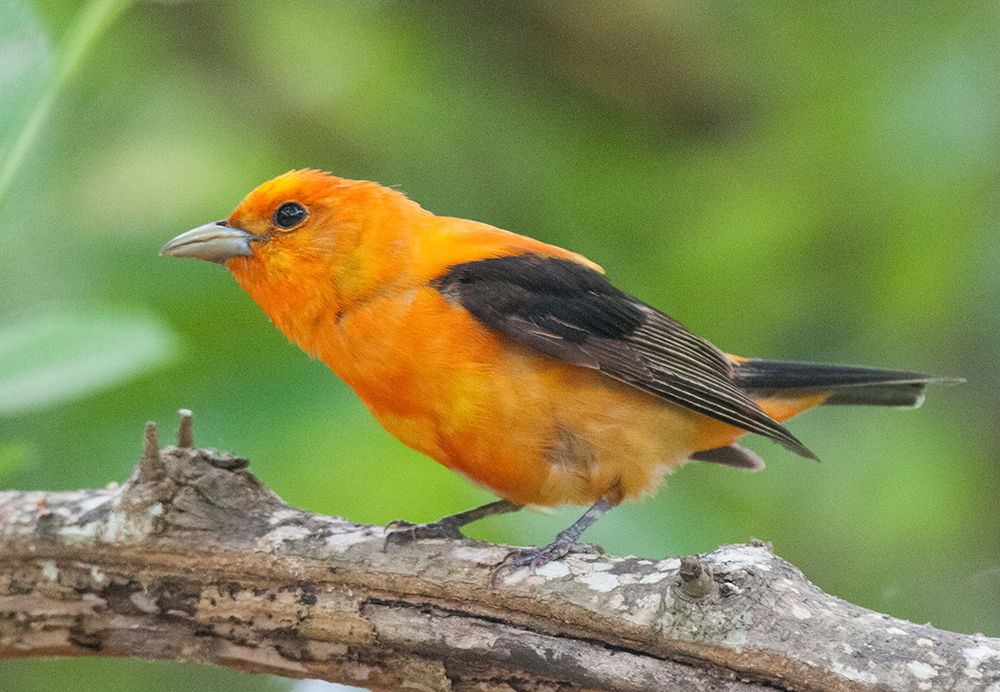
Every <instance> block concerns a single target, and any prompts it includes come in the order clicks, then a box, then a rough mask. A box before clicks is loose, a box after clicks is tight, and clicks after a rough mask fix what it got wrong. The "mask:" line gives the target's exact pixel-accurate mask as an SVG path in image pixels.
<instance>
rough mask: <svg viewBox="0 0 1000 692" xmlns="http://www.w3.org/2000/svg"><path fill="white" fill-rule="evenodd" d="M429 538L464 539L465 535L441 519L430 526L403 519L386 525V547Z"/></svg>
mask: <svg viewBox="0 0 1000 692" xmlns="http://www.w3.org/2000/svg"><path fill="white" fill-rule="evenodd" d="M428 538H454V539H459V540H460V539H463V538H465V534H463V533H462V531H461V529H460V528H459V527H458V526H456V525H455V523H454V522H449V521H445V520H442V519H439V520H438V521H432V522H430V523H429V524H414V523H412V522H409V521H404V520H403V519H396V520H395V521H390V522H389V523H388V524H386V525H385V545H386V546H388V545H389V544H390V543H395V544H403V543H412V542H413V541H418V540H425V539H428Z"/></svg>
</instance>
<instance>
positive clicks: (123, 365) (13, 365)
mask: <svg viewBox="0 0 1000 692" xmlns="http://www.w3.org/2000/svg"><path fill="white" fill-rule="evenodd" d="M176 351H177V339H176V337H175V336H174V334H173V332H172V331H170V329H169V328H168V327H166V326H165V325H164V324H163V323H161V322H160V321H159V320H157V319H156V318H154V317H152V316H151V315H147V314H143V313H134V312H126V311H118V310H101V311H95V310H86V311H84V310H80V311H51V312H46V313H43V314H38V315H33V316H32V317H30V318H27V319H24V320H21V321H19V322H16V323H12V324H7V325H5V326H0V415H10V414H14V413H24V412H27V411H33V410H37V409H40V408H44V407H46V406H53V405H55V404H62V403H66V402H68V401H72V400H74V399H78V398H80V397H84V396H87V395H89V394H92V393H94V392H97V391H100V390H103V389H107V388H110V387H114V386H116V385H119V384H122V383H124V382H126V381H128V380H130V379H132V378H134V377H137V376H138V375H141V374H142V373H144V372H147V371H148V370H150V369H152V368H154V367H157V366H160V365H163V364H164V363H166V362H167V361H169V360H170V359H171V358H172V357H173V356H174V354H175V353H176Z"/></svg>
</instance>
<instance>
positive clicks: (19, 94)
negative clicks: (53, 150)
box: [0, 0, 131, 204]
mask: <svg viewBox="0 0 1000 692" xmlns="http://www.w3.org/2000/svg"><path fill="white" fill-rule="evenodd" d="M130 2H131V0H90V2H88V3H87V4H86V5H84V6H83V7H82V8H81V9H80V11H79V12H78V13H77V15H76V17H75V18H74V20H73V24H72V25H71V26H70V27H69V29H68V30H67V32H66V35H65V37H64V38H63V41H62V45H61V46H60V47H59V50H58V51H54V50H53V48H52V46H51V42H50V41H49V38H48V37H47V36H46V34H45V32H44V31H43V29H42V27H41V24H40V23H39V21H38V19H37V17H35V15H34V13H33V12H32V10H31V7H30V5H28V3H26V2H22V1H20V0H8V1H7V2H0V27H2V28H0V204H2V203H3V198H4V195H5V194H6V192H7V188H8V187H9V186H10V183H11V181H12V180H13V178H14V174H15V173H16V172H17V169H18V166H20V164H21V161H22V160H24V157H25V156H26V155H27V153H28V151H29V149H30V148H31V144H32V142H33V141H34V139H35V137H36V136H37V135H38V133H39V131H40V130H41V127H42V124H43V123H44V121H45V117H46V116H47V115H48V113H49V111H50V110H51V109H52V104H53V103H55V100H56V97H57V96H58V94H59V91H60V90H61V89H62V87H63V86H64V85H65V84H66V83H67V82H68V81H69V79H70V78H71V77H72V76H73V74H74V73H75V72H76V70H77V68H78V67H79V66H80V63H81V61H82V60H83V58H84V56H85V55H86V54H87V51H88V50H89V49H90V47H91V46H92V45H93V44H94V42H95V41H96V40H97V38H98V37H99V36H100V35H101V34H102V33H103V32H104V30H105V29H107V28H108V27H109V26H110V25H111V24H112V23H113V22H114V20H115V19H117V18H118V16H119V15H120V14H121V13H122V12H123V11H124V10H125V9H126V8H127V7H128V6H129V4H130Z"/></svg>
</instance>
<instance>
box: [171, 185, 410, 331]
mask: <svg viewBox="0 0 1000 692" xmlns="http://www.w3.org/2000/svg"><path fill="white" fill-rule="evenodd" d="M412 213H425V212H423V210H422V209H420V207H419V206H417V205H416V204H414V203H413V202H410V201H409V200H408V199H406V197H404V196H403V195H402V194H400V193H398V192H395V191H394V190H390V189H387V188H383V187H381V186H380V185H378V184H376V183H371V182H365V181H355V180H346V179H344V178H337V177H335V176H332V175H330V174H328V173H323V172H320V171H315V170H301V171H291V172H289V173H286V174H285V175H282V176H279V177H277V178H275V179H274V180H270V181H268V182H266V183H264V184H263V185H261V186H260V187H258V188H257V189H255V190H254V191H253V192H251V193H250V194H249V195H247V196H246V198H245V199H244V200H243V201H242V202H241V203H240V205H239V206H238V207H237V208H236V210H235V211H233V213H232V214H230V215H229V217H228V218H226V219H224V220H222V221H216V222H214V223H209V224H205V225H204V226H199V227H198V228H195V229H194V230H191V231H188V232H187V233H182V234H181V235H179V236H177V237H176V238H174V239H173V240H171V241H170V242H168V243H167V244H166V245H165V246H164V247H163V249H162V250H161V251H160V254H162V255H171V256H173V257H192V258H195V259H201V260H206V261H209V262H216V263H219V264H224V265H225V266H226V268H227V269H229V271H230V272H232V274H233V276H235V277H236V280H237V281H239V283H240V285H242V286H243V288H244V289H246V291H247V292H248V293H249V294H250V296H251V297H252V298H253V299H254V300H255V301H256V302H257V303H258V304H259V305H260V306H261V307H262V308H263V309H264V312H266V313H267V314H268V315H269V316H270V317H271V319H272V320H274V322H275V323H276V324H278V326H280V327H283V325H288V323H289V320H295V319H301V318H302V317H304V313H306V314H307V313H311V312H314V311H319V310H327V311H329V310H331V309H332V310H335V311H336V310H341V309H344V308H345V307H348V305H345V302H346V303H351V302H354V301H358V300H364V298H365V295H366V294H367V293H370V292H371V291H372V290H375V284H376V283H377V282H378V281H379V280H382V279H384V275H385V274H386V273H388V272H389V271H390V268H389V267H387V266H385V265H386V264H387V262H389V261H391V258H390V257H387V256H385V255H383V256H373V249H375V248H379V247H382V248H385V247H392V245H393V241H394V240H395V239H392V238H385V239H378V242H372V241H373V240H376V239H373V238H371V237H369V236H371V235H372V234H373V233H379V232H384V230H381V229H392V228H394V227H396V224H386V223H382V221H383V220H384V217H385V216H387V215H400V214H412ZM283 328H284V327H283ZM286 333H287V332H286Z"/></svg>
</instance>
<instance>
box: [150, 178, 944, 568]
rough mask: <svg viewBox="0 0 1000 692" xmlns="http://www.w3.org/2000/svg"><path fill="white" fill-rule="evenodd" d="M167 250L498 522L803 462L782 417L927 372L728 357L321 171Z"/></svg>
mask: <svg viewBox="0 0 1000 692" xmlns="http://www.w3.org/2000/svg"><path fill="white" fill-rule="evenodd" d="M163 252H164V254H172V255H178V256H187V257H196V258H200V259H207V260H211V261H215V262H220V263H224V264H225V266H226V267H227V268H228V269H229V270H230V271H231V272H232V274H233V276H234V277H235V278H236V280H237V281H238V282H239V283H240V285H242V286H243V288H244V289H246V291H247V293H249V294H250V297H251V298H253V300H254V301H256V302H257V303H258V305H260V307H261V308H262V309H263V310H264V312H265V313H266V314H267V315H268V316H269V317H270V318H271V319H272V320H273V322H274V324H275V325H276V326H277V327H278V328H279V329H281V331H282V332H284V333H285V335H286V336H287V337H288V338H289V339H290V340H291V341H294V342H295V343H297V344H298V345H299V346H300V347H302V348H303V349H304V350H305V351H306V352H308V353H310V354H311V355H313V356H315V357H318V358H320V359H321V360H322V361H323V362H324V363H326V364H327V365H328V366H329V367H330V368H331V369H332V370H333V371H334V372H335V373H336V374H337V375H338V376H339V377H340V378H341V379H343V380H344V382H346V383H347V384H348V385H350V386H351V387H352V388H353V389H354V391H355V392H356V393H357V394H358V396H359V397H360V398H361V400H362V401H363V402H364V404H365V405H366V406H367V407H368V410H369V411H371V413H372V414H373V415H374V416H375V417H376V418H377V419H378V421H379V422H380V423H381V424H382V425H383V426H384V427H385V429H386V430H388V431H389V432H390V433H392V434H393V435H395V436H396V437H397V438H398V439H399V440H401V441H402V442H403V443H405V444H407V445H409V446H410V447H412V448H414V449H416V450H418V451H420V452H422V453H424V454H426V455H427V456H429V457H431V458H432V459H434V460H436V461H438V462H440V463H442V464H444V465H445V466H447V467H448V468H451V469H453V470H455V471H458V472H460V473H462V474H464V475H465V476H467V477H468V478H469V479H470V480H472V481H473V482H475V483H477V484H479V485H482V486H484V487H486V488H489V489H490V490H492V491H493V492H494V493H496V494H497V495H499V496H500V497H501V498H504V499H505V500H508V501H509V504H510V506H509V508H508V507H505V508H504V509H501V510H498V511H509V510H510V509H516V508H517V506H519V505H544V506H557V505H562V504H592V503H596V502H599V501H603V502H605V503H606V504H608V505H614V504H617V503H618V502H620V501H622V500H624V499H638V498H640V497H641V496H642V494H643V493H644V492H650V491H653V490H655V488H656V486H657V484H658V483H659V482H660V479H661V478H662V476H663V474H664V473H665V472H669V471H671V470H673V469H674V468H676V467H678V466H680V465H682V464H684V463H686V462H687V461H688V460H689V459H691V458H692V456H694V457H695V458H703V459H705V460H707V461H719V462H721V463H727V464H730V465H734V466H742V467H746V468H756V467H758V466H759V465H760V464H759V463H758V462H759V460H758V459H757V458H756V456H755V455H753V454H752V453H749V452H746V450H742V449H741V448H739V447H736V446H734V445H735V443H736V441H737V440H738V439H739V438H740V437H741V436H742V435H744V434H746V433H747V432H748V431H752V432H757V433H760V434H764V435H766V436H768V437H770V438H772V439H774V440H775V441H777V442H779V443H780V444H782V445H784V446H786V447H789V448H790V449H793V450H794V451H797V452H799V453H800V454H803V455H806V456H811V454H810V453H809V452H808V450H806V449H805V447H803V446H802V445H801V443H799V442H798V440H796V439H795V438H794V437H793V436H792V435H791V434H790V433H788V432H787V430H785V429H784V428H783V427H782V426H781V425H780V424H779V423H780V422H782V421H785V420H787V419H788V418H791V417H792V416H794V415H796V414H798V413H800V412H801V411H804V410H806V409H808V408H811V407H813V406H816V405H818V404H822V403H824V402H825V401H828V400H829V401H831V402H832V403H878V404H902V405H916V404H918V403H919V401H920V399H921V398H922V395H921V390H922V389H923V387H924V385H925V384H926V382H928V381H931V380H932V379H934V378H928V377H926V376H923V375H918V374H914V373H902V372H893V371H877V370H868V369H858V368H838V367H836V366H809V365H804V364H797V363H791V364H785V363H778V362H773V361H747V360H746V359H741V358H736V357H733V356H727V355H725V354H723V353H722V352H720V351H718V350H717V349H715V348H714V347H713V346H711V344H709V343H708V342H707V341H704V340H702V339H699V338H698V337H695V336H694V335H692V334H690V332H687V330H685V329H684V328H683V327H682V326H680V325H679V324H678V323H676V322H675V321H673V320H671V318H669V317H667V316H666V315H663V313H660V312H658V311H656V310H654V309H652V308H650V307H649V306H646V305H645V304H643V303H641V302H640V301H638V300H637V299H635V298H632V297H631V296H628V295H627V294H624V293H621V292H620V291H618V290H617V289H614V288H613V287H612V286H611V285H610V284H607V282H606V281H605V280H604V278H603V276H602V270H601V269H600V267H598V266H597V265H595V264H593V263H592V262H590V261H588V260H587V259H585V258H584V257H582V256H580V255H577V254H575V253H572V252H569V251H567V250H563V249H561V248H558V247H554V246H552V245H547V244H545V243H542V242H539V241H536V240H532V239H530V238H526V237H524V236H520V235H516V234H513V233H510V232H507V231H503V230H500V229H498V228H494V227H492V226H488V225H486V224H482V223H477V222H474V221H467V220H462V219H454V218H445V217H439V216H435V215H434V214H432V213H430V212H428V211H426V210H424V209H422V208H421V207H420V206H419V205H417V204H416V203H414V202H412V201H410V200H409V199H407V198H406V197H405V196H404V195H402V194H401V193H399V192H396V191H394V190H390V189H388V188H384V187H381V186H380V185H377V184H375V183H371V182H358V181H351V180H344V179H341V178H337V177H334V176H331V175H329V174H326V173H320V172H317V171H309V170H307V171H294V172H291V173H288V174H285V175H283V176H280V177H278V178H276V179H274V180H272V181H270V182H268V183H265V184H263V185H261V186H260V187H259V188H257V189H256V190H254V191H253V192H251V193H250V194H249V195H248V196H247V197H246V199H244V200H243V202H242V203H241V204H240V205H239V207H237V209H236V210H235V211H234V212H233V213H232V215H230V217H229V218H228V219H226V220H225V221H222V222H218V223H216V224H209V225H206V226H203V227H201V228H198V229H195V230H194V231H190V232H188V233H186V234H183V235H181V236H178V237H177V238H175V239H174V240H172V241H171V242H170V243H168V244H167V246H166V247H165V248H164V250H163ZM583 528H586V526H584V527H583ZM581 531H582V529H581ZM562 552H565V551H562ZM535 557H537V556H535ZM551 557H558V555H549V556H548V558H551ZM541 561H544V560H541ZM538 563H539V560H538V559H536V560H535V562H534V563H533V564H538Z"/></svg>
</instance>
